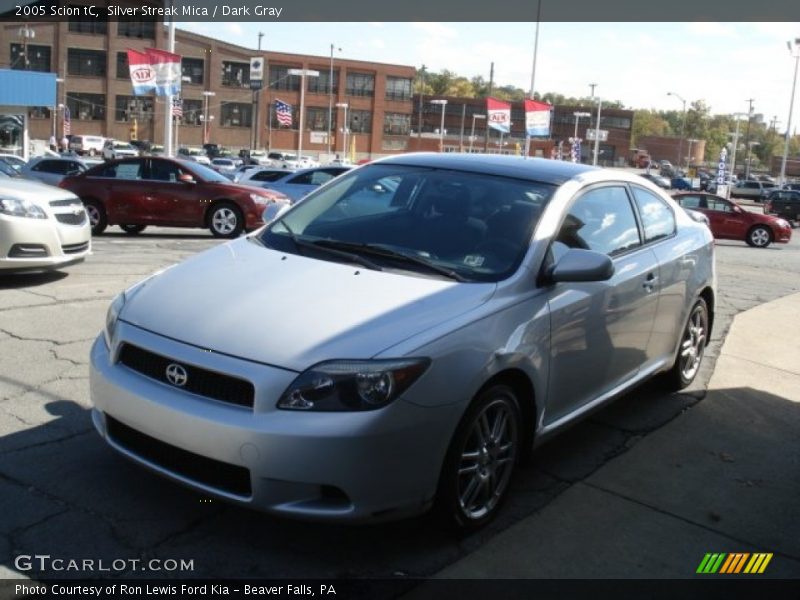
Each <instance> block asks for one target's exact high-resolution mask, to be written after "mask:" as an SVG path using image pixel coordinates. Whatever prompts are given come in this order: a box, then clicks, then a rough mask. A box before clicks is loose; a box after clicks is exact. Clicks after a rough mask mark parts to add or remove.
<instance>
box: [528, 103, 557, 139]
mask: <svg viewBox="0 0 800 600" xmlns="http://www.w3.org/2000/svg"><path fill="white" fill-rule="evenodd" d="M551 110H553V107H552V106H551V105H549V104H547V103H546V102H536V101H535V100H525V133H526V134H527V135H528V136H531V137H533V136H549V135H550V111H551Z"/></svg>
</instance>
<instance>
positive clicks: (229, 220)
mask: <svg viewBox="0 0 800 600" xmlns="http://www.w3.org/2000/svg"><path fill="white" fill-rule="evenodd" d="M238 222H239V219H238V217H237V216H236V213H235V212H233V210H231V209H230V208H227V207H223V208H219V209H217V210H216V211H214V214H213V215H212V216H211V225H212V226H213V227H214V230H215V231H216V232H217V233H219V234H220V235H230V234H231V233H233V232H234V231H235V230H236V226H237V224H238Z"/></svg>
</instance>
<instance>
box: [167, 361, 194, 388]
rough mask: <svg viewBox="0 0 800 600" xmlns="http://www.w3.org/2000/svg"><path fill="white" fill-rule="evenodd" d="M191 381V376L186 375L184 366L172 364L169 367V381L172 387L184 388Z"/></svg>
mask: <svg viewBox="0 0 800 600" xmlns="http://www.w3.org/2000/svg"><path fill="white" fill-rule="evenodd" d="M188 379H189V375H188V374H187V373H186V369H184V368H183V367H182V366H180V365H178V364H175V363H170V364H169V365H167V381H169V382H170V383H171V384H172V385H175V386H177V387H183V386H185V385H186V382H187V381H188Z"/></svg>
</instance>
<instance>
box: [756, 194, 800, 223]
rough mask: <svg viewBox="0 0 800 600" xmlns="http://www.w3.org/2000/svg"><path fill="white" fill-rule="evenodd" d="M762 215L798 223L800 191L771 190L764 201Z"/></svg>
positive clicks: (799, 220)
mask: <svg viewBox="0 0 800 600" xmlns="http://www.w3.org/2000/svg"><path fill="white" fill-rule="evenodd" d="M764 214H765V215H777V216H779V217H782V218H784V219H786V220H787V221H789V222H790V223H791V222H792V221H798V222H800V190H797V191H794V190H773V191H771V192H770V193H769V194H768V195H767V199H766V200H765V201H764Z"/></svg>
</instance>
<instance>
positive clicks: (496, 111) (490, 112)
mask: <svg viewBox="0 0 800 600" xmlns="http://www.w3.org/2000/svg"><path fill="white" fill-rule="evenodd" d="M486 119H487V123H488V125H489V127H491V128H492V129H496V130H497V131H502V132H503V133H510V132H511V104H510V103H508V102H503V101H502V100H498V99H497V98H487V99H486Z"/></svg>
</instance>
